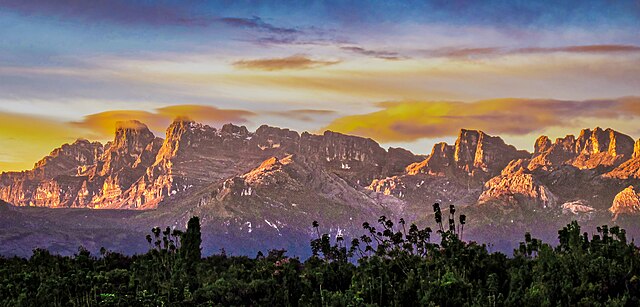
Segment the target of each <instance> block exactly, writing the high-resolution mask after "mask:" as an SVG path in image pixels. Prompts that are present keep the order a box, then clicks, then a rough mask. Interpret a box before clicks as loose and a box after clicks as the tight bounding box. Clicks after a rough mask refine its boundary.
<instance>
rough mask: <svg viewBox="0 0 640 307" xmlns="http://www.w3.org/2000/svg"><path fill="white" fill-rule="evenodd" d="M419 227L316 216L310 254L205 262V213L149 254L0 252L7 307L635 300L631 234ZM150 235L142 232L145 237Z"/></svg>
mask: <svg viewBox="0 0 640 307" xmlns="http://www.w3.org/2000/svg"><path fill="white" fill-rule="evenodd" d="M433 209H434V213H435V214H434V216H435V222H436V227H435V229H431V228H429V227H426V228H419V227H418V226H416V225H414V224H411V225H407V223H406V222H405V221H404V220H403V219H400V220H398V221H397V222H393V221H392V220H390V219H387V218H386V217H384V216H381V217H380V218H379V219H378V221H377V223H371V224H370V223H367V222H365V223H363V229H364V232H365V234H364V235H362V236H361V237H359V238H352V239H350V240H346V239H345V238H343V237H340V236H338V237H331V236H330V235H329V234H324V233H322V231H321V225H319V224H318V223H317V222H314V223H313V225H310V226H311V227H313V229H314V232H315V233H316V236H317V237H316V238H315V239H313V240H312V241H311V244H310V248H311V250H312V252H313V256H312V257H310V258H309V259H306V260H305V261H301V260H300V259H299V258H295V257H289V256H287V254H286V251H285V250H278V249H274V250H270V251H269V252H268V253H267V254H266V255H265V254H263V253H262V252H258V254H257V255H256V256H255V257H247V256H227V255H226V254H225V253H224V251H222V252H221V253H219V254H216V255H212V256H208V257H204V258H203V257H202V255H201V247H200V244H201V242H202V240H201V233H200V222H199V219H198V217H193V218H191V219H190V220H189V223H188V227H187V229H186V230H185V231H180V230H176V229H171V228H169V227H167V228H165V229H161V228H157V227H156V228H153V229H152V230H151V233H150V234H149V235H147V236H146V240H147V242H148V243H149V247H150V248H149V251H148V252H147V253H145V254H142V255H134V256H125V255H123V254H120V253H117V252H113V251H108V250H105V249H102V250H101V251H100V254H99V255H92V254H91V253H90V252H89V251H87V250H86V249H84V248H82V247H80V248H79V249H78V252H77V253H76V254H75V255H74V256H70V257H68V256H60V255H54V254H51V253H50V252H48V251H46V250H42V249H37V250H34V252H33V255H32V256H31V258H29V259H24V258H18V257H14V258H0V280H1V281H2V282H1V283H0V305H2V306H194V305H195V306H263V305H271V306H557V305H562V306H569V305H580V306H604V305H606V306H637V305H638V304H640V301H639V294H640V277H639V276H640V255H639V250H638V248H637V247H636V246H635V245H634V244H633V242H627V238H626V233H625V230H624V229H621V228H619V227H610V228H609V227H607V226H606V225H605V226H602V227H598V228H597V234H594V235H593V236H589V235H588V234H587V232H582V230H581V228H580V225H579V224H578V223H577V222H572V223H571V224H569V225H567V226H566V227H564V228H562V229H560V230H559V231H558V242H557V244H555V245H554V246H552V245H550V244H548V243H545V242H542V241H541V240H539V239H536V238H533V237H532V236H531V235H530V234H528V233H526V234H524V238H523V241H522V242H521V243H520V245H519V246H518V248H516V249H515V250H514V253H513V255H510V256H507V255H505V254H503V253H499V252H489V251H488V249H487V247H486V246H485V245H480V244H478V243H475V242H465V241H464V240H463V234H464V225H465V224H466V220H467V219H466V216H464V215H461V216H459V217H458V218H457V219H456V217H455V207H453V206H450V207H449V208H448V209H449V210H448V211H447V213H446V215H447V216H444V214H443V212H442V211H441V209H440V206H439V204H434V207H433ZM141 239H142V238H141Z"/></svg>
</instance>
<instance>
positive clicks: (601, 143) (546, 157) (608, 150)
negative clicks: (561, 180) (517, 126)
mask: <svg viewBox="0 0 640 307" xmlns="http://www.w3.org/2000/svg"><path fill="white" fill-rule="evenodd" d="M633 151H634V142H633V139H632V138H631V137H629V136H628V135H625V134H622V133H620V132H617V131H614V130H612V129H606V130H602V129H601V128H595V129H594V130H590V129H583V130H582V131H581V132H580V135H579V136H578V138H575V137H574V136H573V135H567V136H566V137H564V138H558V139H556V141H555V142H554V143H553V144H552V143H551V141H550V140H549V139H548V138H547V137H546V136H542V137H540V138H538V140H537V141H536V144H535V152H534V158H533V159H532V160H531V163H530V164H529V169H537V168H541V167H546V168H549V167H557V166H560V165H562V164H569V165H572V166H575V167H577V168H579V169H595V168H600V169H610V168H612V167H615V166H617V165H620V164H621V163H623V162H624V161H626V160H628V159H630V158H631V157H632V155H633Z"/></svg>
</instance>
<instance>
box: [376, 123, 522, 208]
mask: <svg viewBox="0 0 640 307" xmlns="http://www.w3.org/2000/svg"><path fill="white" fill-rule="evenodd" d="M527 156H529V154H528V153H527V152H525V151H519V150H517V149H516V148H515V147H513V146H511V145H507V144H505V143H504V141H503V140H502V139H501V138H499V137H493V136H490V135H487V134H486V133H484V132H482V131H476V130H465V129H463V130H461V131H460V133H459V134H458V138H457V139H456V142H455V144H454V145H448V144H446V143H438V144H436V145H434V146H433V149H432V150H431V154H430V155H429V156H428V157H427V158H426V159H424V160H423V161H421V162H416V163H412V164H410V165H408V166H407V167H406V170H405V174H403V175H398V176H393V177H388V178H380V179H376V180H374V181H373V182H371V184H370V185H369V187H368V189H370V190H373V191H376V192H380V193H384V194H386V195H393V196H396V197H398V198H400V199H403V200H405V201H406V202H407V203H408V204H409V205H410V206H413V207H415V208H420V207H424V205H428V204H429V203H433V202H447V203H455V204H471V203H475V202H476V201H477V199H478V196H479V194H480V192H481V189H482V184H483V183H484V182H485V181H486V180H487V179H489V178H491V177H492V176H495V175H497V174H499V173H500V170H502V169H503V168H504V167H505V166H507V165H508V163H509V161H512V160H514V159H518V158H521V157H527Z"/></svg>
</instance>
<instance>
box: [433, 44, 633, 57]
mask: <svg viewBox="0 0 640 307" xmlns="http://www.w3.org/2000/svg"><path fill="white" fill-rule="evenodd" d="M560 52H562V53H575V54H581V53H582V54H611V53H640V46H636V45H576V46H560V47H524V48H501V47H478V48H439V49H435V50H428V51H426V54H427V55H428V56H429V57H446V58H482V57H493V56H504V55H527V54H545V53H560Z"/></svg>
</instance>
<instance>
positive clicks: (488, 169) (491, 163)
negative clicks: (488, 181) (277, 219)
mask: <svg viewBox="0 0 640 307" xmlns="http://www.w3.org/2000/svg"><path fill="white" fill-rule="evenodd" d="M528 156H529V153H527V152H526V151H519V150H517V149H516V148H515V147H513V146H511V145H507V144H505V142H504V141H503V140H502V139H501V138H499V137H494V136H490V135H488V134H486V133H484V132H482V131H477V130H465V129H462V130H460V133H459V134H458V138H457V139H456V143H455V145H448V144H446V143H438V144H436V145H435V146H434V147H433V149H432V150H431V154H430V155H429V157H428V158H427V159H425V160H424V161H422V162H419V163H415V164H412V165H409V166H408V167H407V173H408V174H409V175H415V174H418V173H423V174H430V175H437V176H455V175H463V174H466V175H468V176H471V177H477V178H490V177H492V176H495V175H497V174H499V173H500V170H501V169H502V168H504V167H505V166H506V165H507V164H508V163H509V161H511V160H513V159H518V158H524V157H528Z"/></svg>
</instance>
